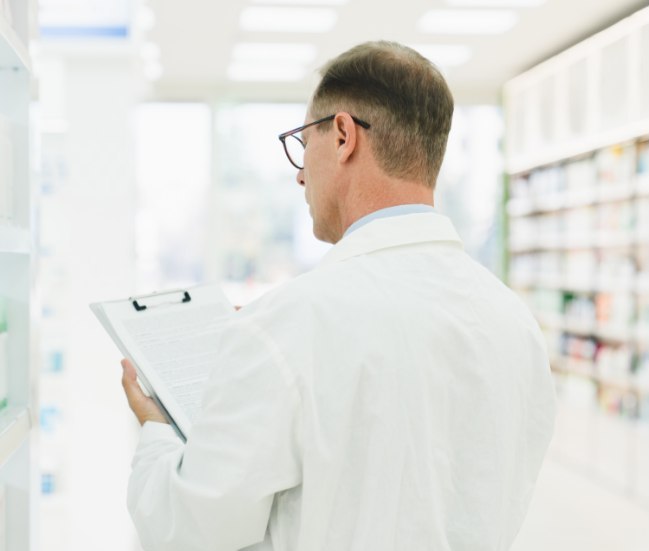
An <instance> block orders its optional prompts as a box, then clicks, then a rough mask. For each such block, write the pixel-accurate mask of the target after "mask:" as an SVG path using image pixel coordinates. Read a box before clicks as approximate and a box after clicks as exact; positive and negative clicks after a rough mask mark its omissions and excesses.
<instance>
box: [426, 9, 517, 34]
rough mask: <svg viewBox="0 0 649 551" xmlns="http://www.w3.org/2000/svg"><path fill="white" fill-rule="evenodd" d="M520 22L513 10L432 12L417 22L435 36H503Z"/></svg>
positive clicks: (428, 12)
mask: <svg viewBox="0 0 649 551" xmlns="http://www.w3.org/2000/svg"><path fill="white" fill-rule="evenodd" d="M517 22H518V15H517V14H516V12H514V11H512V10H430V11H427V12H426V13H425V14H424V15H422V16H421V18H420V19H419V21H418V22H417V27H418V29H419V30H420V31H422V32H425V33H433V34H501V33H504V32H506V31H508V30H510V29H511V28H512V27H513V26H514V25H516V23H517Z"/></svg>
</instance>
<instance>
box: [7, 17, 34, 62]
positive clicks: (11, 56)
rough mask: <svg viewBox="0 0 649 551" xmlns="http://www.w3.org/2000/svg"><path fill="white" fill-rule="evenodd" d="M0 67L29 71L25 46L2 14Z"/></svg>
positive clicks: (27, 52) (27, 53)
mask: <svg viewBox="0 0 649 551" xmlns="http://www.w3.org/2000/svg"><path fill="white" fill-rule="evenodd" d="M0 67H15V68H24V69H27V70H28V71H31V64H30V60H29V51H28V50H27V46H25V44H24V43H23V41H22V40H21V39H20V37H19V36H18V35H17V34H16V31H14V29H13V28H12V27H11V26H10V25H9V23H8V22H7V21H6V19H5V18H4V17H3V16H2V15H0Z"/></svg>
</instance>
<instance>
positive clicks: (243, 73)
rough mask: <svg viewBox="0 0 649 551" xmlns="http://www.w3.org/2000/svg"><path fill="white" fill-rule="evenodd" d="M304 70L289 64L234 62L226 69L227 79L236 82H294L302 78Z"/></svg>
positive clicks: (301, 67) (299, 66)
mask: <svg viewBox="0 0 649 551" xmlns="http://www.w3.org/2000/svg"><path fill="white" fill-rule="evenodd" d="M305 74H306V69H305V68H304V67H303V66H302V65H300V64H290V63H246V62H242V61H235V62H233V63H231V64H230V66H229V67H228V78H229V79H230V80H236V81H247V82H271V81H285V82H286V81H296V80H301V79H303V78H304V75H305Z"/></svg>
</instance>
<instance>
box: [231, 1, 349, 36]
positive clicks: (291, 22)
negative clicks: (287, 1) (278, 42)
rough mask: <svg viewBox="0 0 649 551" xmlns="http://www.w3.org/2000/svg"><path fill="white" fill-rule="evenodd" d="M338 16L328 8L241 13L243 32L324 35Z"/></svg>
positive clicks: (272, 9)
mask: <svg viewBox="0 0 649 551" xmlns="http://www.w3.org/2000/svg"><path fill="white" fill-rule="evenodd" d="M337 17H338V14H337V13H336V11H335V10H333V9H330V8H284V7H282V8H278V7H272V8H266V7H256V6H253V7H248V8H245V9H244V10H242V11H241V16H240V19H239V26H240V27H241V29H243V30H244V31H261V32H289V33H290V32H298V33H325V32H328V31H330V30H331V29H333V27H334V25H335V24H336V19H337Z"/></svg>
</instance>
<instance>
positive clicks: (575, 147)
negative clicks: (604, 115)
mask: <svg viewBox="0 0 649 551" xmlns="http://www.w3.org/2000/svg"><path fill="white" fill-rule="evenodd" d="M647 135H649V118H647V119H643V120H640V121H633V122H631V123H629V124H626V125H624V126H623V127H620V128H616V129H614V130H611V131H602V132H597V133H596V134H594V135H592V136H583V137H580V138H577V139H574V140H570V141H568V142H565V143H558V144H556V145H552V146H550V147H548V148H546V149H543V150H541V152H540V153H537V152H534V153H530V154H527V155H521V156H517V157H516V158H514V159H511V160H509V161H507V162H506V170H507V172H508V173H509V174H522V173H525V172H529V171H530V170H534V169H536V168H538V167H540V166H547V165H551V164H555V163H557V162H559V161H568V160H570V159H574V158H576V157H580V156H582V155H584V154H587V153H593V152H595V151H598V150H600V149H603V148H605V147H607V146H609V145H611V144H623V143H626V142H630V141H634V140H637V139H638V138H642V137H643V136H647Z"/></svg>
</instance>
